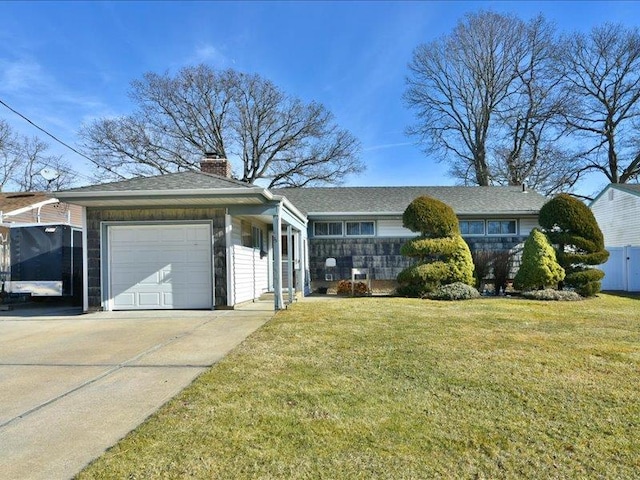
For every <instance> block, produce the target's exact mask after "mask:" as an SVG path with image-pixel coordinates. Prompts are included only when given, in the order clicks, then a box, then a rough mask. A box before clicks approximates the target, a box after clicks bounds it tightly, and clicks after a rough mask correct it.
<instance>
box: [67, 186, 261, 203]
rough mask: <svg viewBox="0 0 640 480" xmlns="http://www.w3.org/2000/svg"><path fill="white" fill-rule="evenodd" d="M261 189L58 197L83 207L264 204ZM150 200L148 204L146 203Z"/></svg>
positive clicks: (92, 193) (86, 193)
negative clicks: (251, 201)
mask: <svg viewBox="0 0 640 480" xmlns="http://www.w3.org/2000/svg"><path fill="white" fill-rule="evenodd" d="M264 193H265V191H264V190H263V189H261V188H219V189H178V190H111V191H84V192H77V191H76V192H74V191H62V192H57V193H56V196H57V198H58V199H60V200H64V201H66V202H68V203H75V204H77V205H82V206H100V204H104V205H110V204H113V203H114V202H124V203H128V204H140V205H144V204H145V203H157V201H158V200H172V199H182V200H188V199H199V200H203V199H211V200H212V203H216V202H215V200H216V199H221V198H229V197H237V198H238V199H240V198H255V199H258V200H260V203H264V200H265V199H266V200H268V197H267V196H266V195H265V194H264ZM145 200H148V202H145Z"/></svg>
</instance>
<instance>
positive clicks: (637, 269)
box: [598, 246, 640, 292]
mask: <svg viewBox="0 0 640 480" xmlns="http://www.w3.org/2000/svg"><path fill="white" fill-rule="evenodd" d="M607 250H608V251H609V260H607V262H606V263H604V264H602V265H599V266H598V268H600V269H602V270H603V271H604V273H605V276H604V279H603V280H602V289H603V290H622V291H626V292H640V247H632V246H627V247H607Z"/></svg>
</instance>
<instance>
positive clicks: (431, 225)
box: [402, 195, 460, 238]
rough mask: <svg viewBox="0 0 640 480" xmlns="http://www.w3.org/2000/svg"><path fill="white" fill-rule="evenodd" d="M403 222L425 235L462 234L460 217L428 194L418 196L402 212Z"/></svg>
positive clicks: (441, 236)
mask: <svg viewBox="0 0 640 480" xmlns="http://www.w3.org/2000/svg"><path fill="white" fill-rule="evenodd" d="M402 223H403V225H404V226H405V228H408V229H409V230H411V231H412V232H420V234H422V236H423V237H430V238H443V237H451V236H453V235H459V234H460V227H459V226H458V217H456V214H455V212H454V211H453V209H452V208H451V207H450V206H449V205H447V204H446V203H444V202H441V201H440V200H436V199H435V198H431V197H427V196H426V195H424V196H422V197H418V198H416V199H415V200H414V201H413V202H411V203H410V204H409V206H408V207H407V208H406V210H405V211H404V213H403V214H402Z"/></svg>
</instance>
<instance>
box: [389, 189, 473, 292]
mask: <svg viewBox="0 0 640 480" xmlns="http://www.w3.org/2000/svg"><path fill="white" fill-rule="evenodd" d="M402 221H403V225H404V226H405V227H406V228H408V229H410V230H411V231H413V232H417V233H419V234H420V236H418V237H416V238H414V239H411V240H409V241H408V242H407V243H405V244H404V245H403V246H402V248H401V250H400V253H401V254H402V255H404V256H408V257H412V258H415V259H416V260H417V263H416V264H415V265H413V266H411V267H409V268H407V269H405V270H403V271H402V272H400V274H399V275H398V283H399V284H400V288H399V289H398V293H400V294H401V295H407V296H415V297H421V296H424V295H425V294H426V293H429V292H431V291H433V290H434V289H435V288H437V287H439V286H440V285H446V284H449V283H455V282H462V283H466V284H467V285H473V281H474V279H473V260H472V259H471V252H470V251H469V246H468V245H467V243H466V242H465V241H464V239H463V238H462V237H461V236H460V229H459V227H458V218H457V217H456V214H455V213H454V211H453V209H452V208H451V207H450V206H449V205H447V204H446V203H443V202H441V201H439V200H436V199H434V198H430V197H427V196H422V197H418V198H416V199H415V200H414V201H413V202H411V204H409V206H408V207H407V209H406V210H405V211H404V214H403V215H402Z"/></svg>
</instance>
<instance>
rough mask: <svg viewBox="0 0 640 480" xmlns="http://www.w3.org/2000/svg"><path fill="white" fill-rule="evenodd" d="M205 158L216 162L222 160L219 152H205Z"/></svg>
mask: <svg viewBox="0 0 640 480" xmlns="http://www.w3.org/2000/svg"><path fill="white" fill-rule="evenodd" d="M204 158H210V159H214V160H215V159H219V158H222V156H221V155H220V154H219V153H217V152H204Z"/></svg>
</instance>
